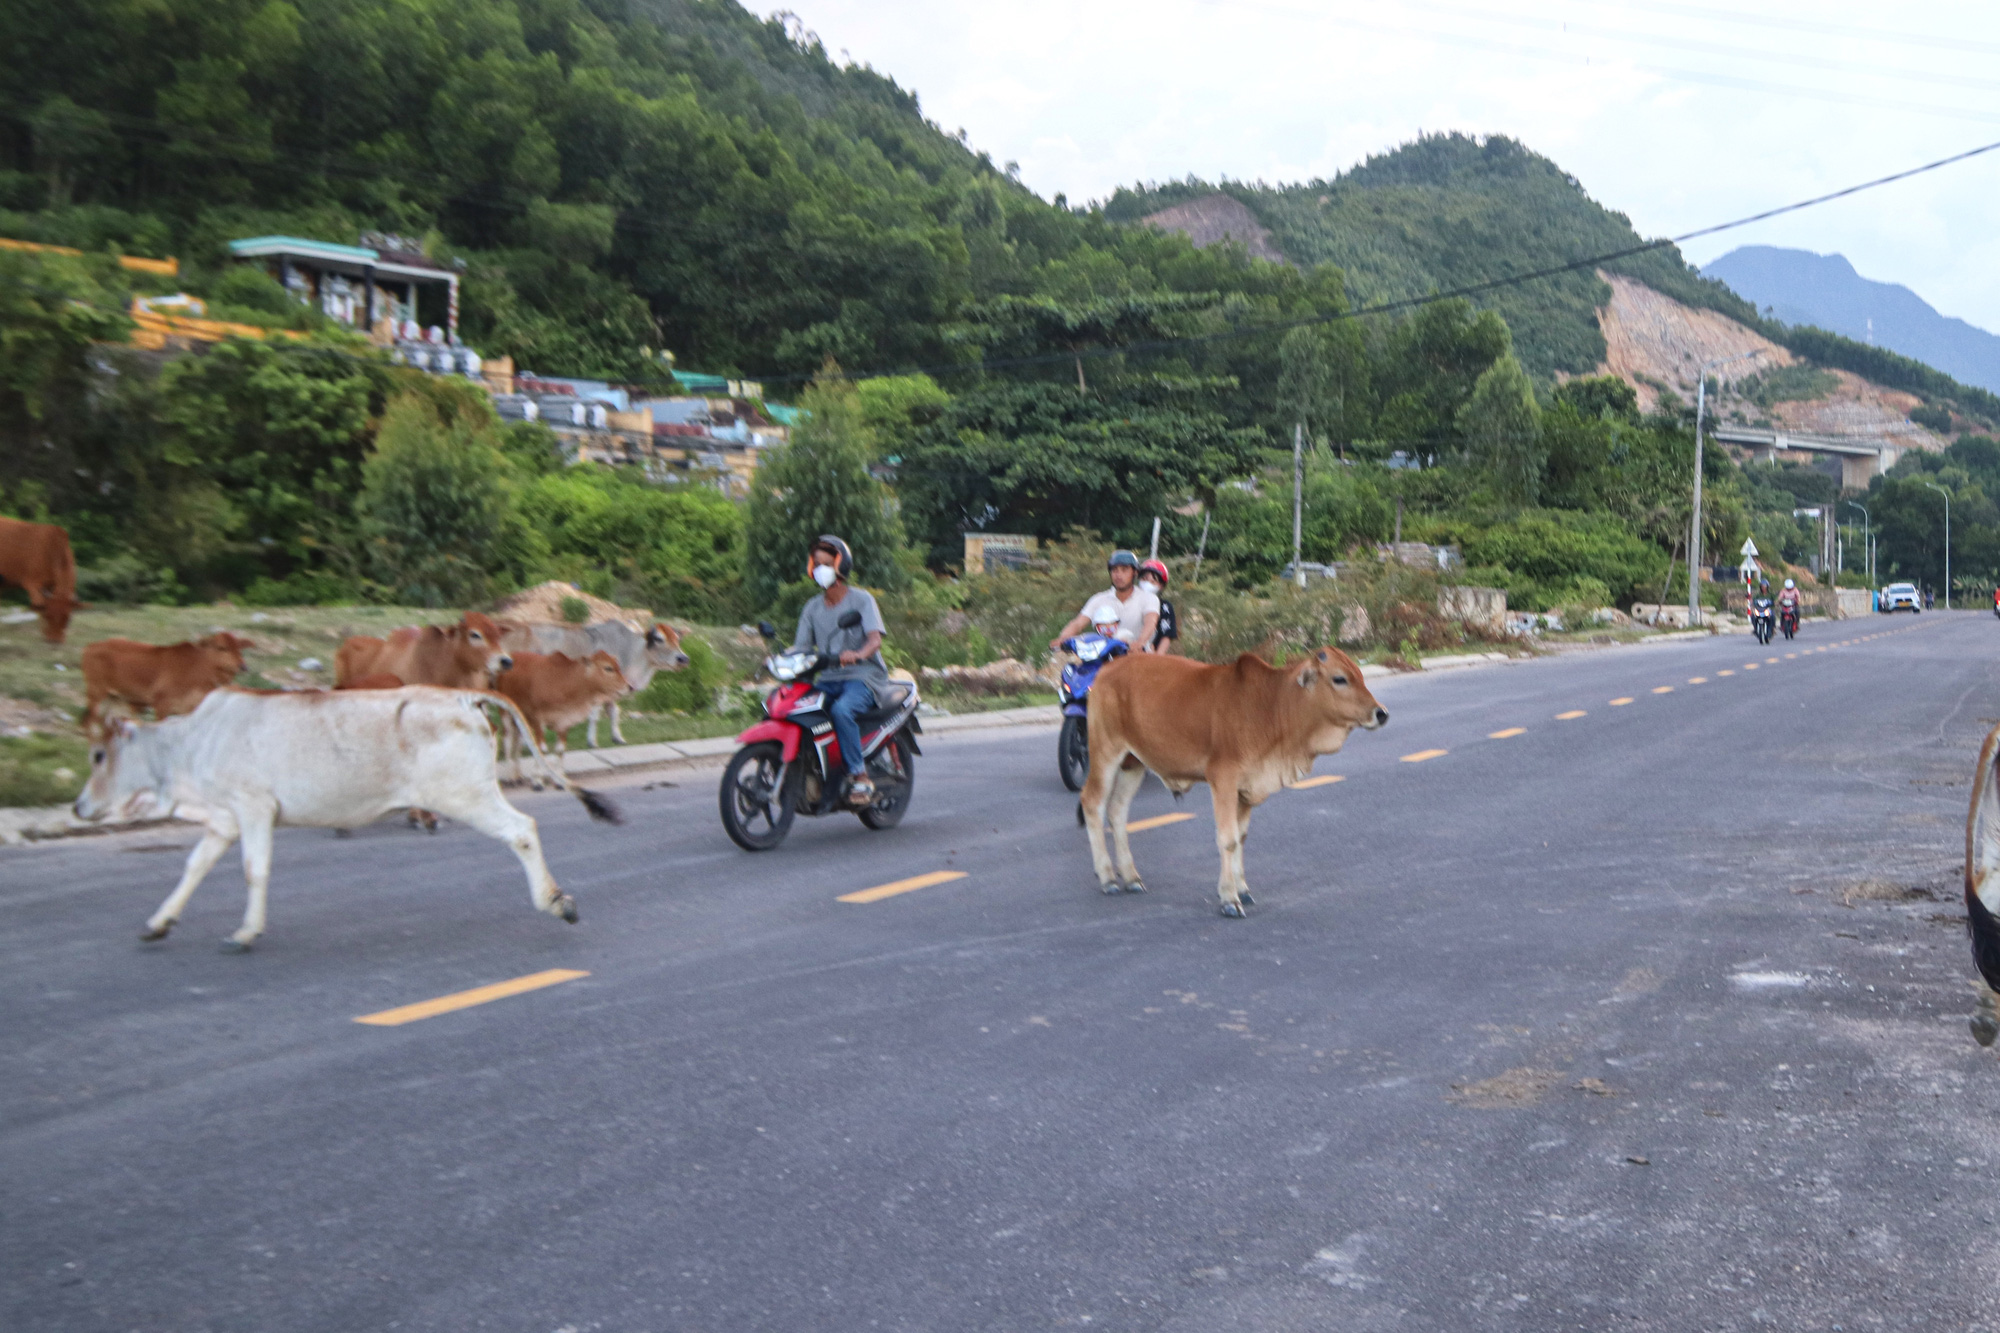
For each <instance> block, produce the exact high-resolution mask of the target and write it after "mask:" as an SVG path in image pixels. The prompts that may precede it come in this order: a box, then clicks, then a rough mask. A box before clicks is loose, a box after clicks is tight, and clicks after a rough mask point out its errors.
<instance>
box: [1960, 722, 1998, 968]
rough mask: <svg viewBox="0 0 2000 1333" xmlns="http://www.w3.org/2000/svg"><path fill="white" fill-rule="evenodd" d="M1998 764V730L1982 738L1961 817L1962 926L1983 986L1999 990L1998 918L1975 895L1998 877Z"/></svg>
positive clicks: (1995, 729) (1996, 728)
mask: <svg viewBox="0 0 2000 1333" xmlns="http://www.w3.org/2000/svg"><path fill="white" fill-rule="evenodd" d="M1996 764H2000V727H1995V728H1994V729H1993V730H1992V731H1990V732H1988V733H1987V735H1986V744H1985V745H1984V746H1982V747H1980V751H1979V771H1978V772H1977V773H1976V774H1974V775H1973V779H1972V806H1971V808H1970V809H1969V810H1967V811H1966V815H1965V927H1966V930H1967V931H1969V932H1970V933H1971V935H1972V961H1973V963H1974V965H1975V966H1977V967H1978V968H1979V975H1980V976H1982V977H1984V978H1985V979H1986V984H1987V985H1988V986H1989V987H1991V988H1992V989H1994V990H1996V991H2000V919H1996V918H1995V917H1994V915H1993V913H1992V911H1991V910H1989V909H1988V908H1987V906H1986V904H1985V902H1984V901H1982V900H1981V898H1980V896H1979V890H1980V888H1981V887H1982V886H1983V885H1984V884H1985V883H1986V881H1987V879H1988V878H1989V877H1991V876H1993V875H2000V787H1996V785H1995V778H1996V776H2000V775H1996V774H1995V772H1994V767H1995V765H1996Z"/></svg>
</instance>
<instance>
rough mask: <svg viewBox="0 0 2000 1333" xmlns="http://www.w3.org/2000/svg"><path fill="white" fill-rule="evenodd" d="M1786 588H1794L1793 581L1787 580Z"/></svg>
mask: <svg viewBox="0 0 2000 1333" xmlns="http://www.w3.org/2000/svg"><path fill="white" fill-rule="evenodd" d="M1785 586H1786V587H1787V588H1789V587H1791V586H1792V581H1791V580H1790V579H1786V580H1785Z"/></svg>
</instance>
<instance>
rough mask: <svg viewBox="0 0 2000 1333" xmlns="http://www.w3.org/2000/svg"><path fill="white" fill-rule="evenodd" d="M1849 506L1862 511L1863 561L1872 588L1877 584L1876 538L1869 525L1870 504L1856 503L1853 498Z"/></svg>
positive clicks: (1848, 503)
mask: <svg viewBox="0 0 2000 1333" xmlns="http://www.w3.org/2000/svg"><path fill="white" fill-rule="evenodd" d="M1847 506H1848V508H1850V509H1859V510H1860V511H1861V563H1862V565H1863V566H1864V567H1865V569H1866V573H1867V577H1868V586H1869V587H1871V588H1872V587H1874V586H1875V539H1874V538H1873V537H1871V536H1870V535H1869V533H1870V531H1871V528H1870V526H1869V518H1868V506H1867V505H1865V504H1856V503H1855V502H1854V501H1852V500H1849V501H1848V502H1847Z"/></svg>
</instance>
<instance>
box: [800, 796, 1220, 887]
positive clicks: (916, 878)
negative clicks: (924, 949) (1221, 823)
mask: <svg viewBox="0 0 2000 1333" xmlns="http://www.w3.org/2000/svg"><path fill="white" fill-rule="evenodd" d="M1181 818H1182V819H1191V818H1193V816H1192V815H1182V816H1181ZM1130 827H1132V828H1137V827H1139V826H1138V825H1137V824H1133V825H1131V826H1130ZM964 878H965V871H963V870H933V871H931V873H930V874H928V875H913V876H911V877H910V878H909V879H899V880H893V881H891V882H890V883H887V884H877V885H876V886H875V887H874V888H872V889H858V890H856V891H855V892H853V893H843V894H841V895H840V897H838V898H836V899H834V901H835V902H841V903H879V902H881V901H882V900H883V899H884V898H893V897H895V896H896V895H897V894H899V893H915V892H916V891H917V890H918V889H928V888H930V887H931V886H932V885H933V884H949V883H951V882H952V881H953V880H955V879H964Z"/></svg>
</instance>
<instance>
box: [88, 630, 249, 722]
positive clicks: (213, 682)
mask: <svg viewBox="0 0 2000 1333" xmlns="http://www.w3.org/2000/svg"><path fill="white" fill-rule="evenodd" d="M250 646H251V644H250V640H248V639H239V638H237V637H236V636H235V635H234V634H226V633H217V634H211V635H209V636H208V637H207V638H205V639H197V640H195V641H194V642H192V643H175V644H168V645H167V646H165V647H161V646H159V645H156V644H150V643H137V642H134V641H133V640H131V639H101V640H99V641H98V642H96V643H93V644H91V645H89V646H88V647H86V648H85V649H84V650H83V689H84V708H83V728H84V731H85V732H86V733H87V734H89V735H91V736H93V737H101V736H102V734H103V723H104V718H103V711H104V705H105V703H106V701H107V700H111V699H116V700H117V701H118V702H120V703H123V704H126V705H128V706H130V707H132V708H134V709H147V708H150V709H152V710H153V716H154V717H156V718H160V719H166V718H170V717H175V716H178V715H179V714H182V713H192V712H193V711H194V710H195V708H196V707H197V706H198V705H199V704H200V703H201V701H202V700H203V699H205V698H207V697H208V692H209V691H210V690H214V689H219V688H220V687H222V686H224V685H227V684H228V683H229V682H230V681H232V680H234V679H236V675H237V673H238V672H240V671H242V670H243V650H244V649H245V648H248V647H250Z"/></svg>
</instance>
